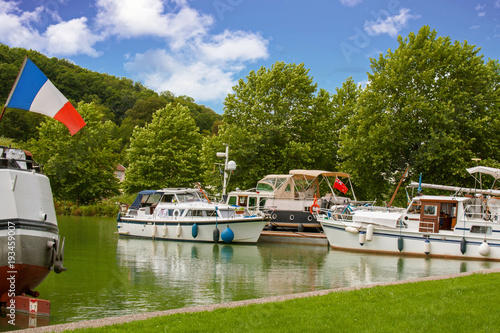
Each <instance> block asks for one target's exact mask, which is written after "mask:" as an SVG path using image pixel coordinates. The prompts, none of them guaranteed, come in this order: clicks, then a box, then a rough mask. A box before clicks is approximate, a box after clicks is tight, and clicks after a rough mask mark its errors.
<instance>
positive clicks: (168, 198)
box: [161, 194, 175, 202]
mask: <svg viewBox="0 0 500 333" xmlns="http://www.w3.org/2000/svg"><path fill="white" fill-rule="evenodd" d="M174 198H175V195H173V194H165V195H164V196H163V197H162V198H161V202H172V201H173V200H174Z"/></svg>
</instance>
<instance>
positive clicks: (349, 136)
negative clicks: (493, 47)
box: [341, 26, 500, 199]
mask: <svg viewBox="0 0 500 333" xmlns="http://www.w3.org/2000/svg"><path fill="white" fill-rule="evenodd" d="M398 42H399V47H398V48H397V49H396V50H395V51H391V50H389V51H388V52H387V54H386V55H385V56H384V55H382V54H381V55H380V57H379V58H378V59H371V68H372V70H373V74H369V75H368V78H369V84H368V85H367V87H366V88H365V90H364V91H363V92H362V93H361V95H360V97H359V99H358V103H357V106H356V112H355V113H354V115H353V116H352V117H351V118H350V121H349V124H348V126H347V127H346V128H345V129H344V130H343V131H342V134H341V138H342V147H341V155H342V158H343V160H344V164H343V165H344V169H345V170H346V172H348V171H349V172H351V173H352V174H353V176H354V178H355V179H356V181H357V182H358V183H361V184H362V188H363V189H364V194H365V195H366V196H368V197H371V198H370V199H373V197H378V198H379V199H381V198H383V199H387V198H388V196H389V194H390V193H391V192H392V190H394V183H395V181H397V180H399V177H400V174H401V173H402V172H403V171H404V170H405V169H406V166H407V165H410V175H411V174H418V173H423V174H424V180H425V181H426V182H435V183H444V184H450V185H458V186H460V185H464V184H465V181H466V179H467V175H466V172H465V168H466V167H470V166H472V165H475V164H474V162H472V161H471V158H474V157H478V158H481V159H483V160H487V159H490V162H491V160H496V161H498V160H499V158H500V150H499V149H498V148H499V140H500V127H499V126H498V125H499V121H500V120H499V117H498V115H499V103H500V101H499V98H498V86H499V83H500V75H499V65H498V62H497V61H493V60H490V61H489V62H488V63H486V64H485V62H484V60H483V57H482V56H481V55H479V54H478V52H479V49H478V48H476V47H475V46H472V45H469V44H468V43H467V42H463V43H460V42H458V41H455V42H454V43H452V42H451V40H450V38H449V37H437V33H436V31H434V30H433V31H431V30H430V28H429V27H427V26H424V27H422V28H421V29H420V31H419V32H418V34H414V33H410V34H409V36H408V37H407V38H404V39H403V38H402V37H401V36H400V37H399V38H398Z"/></svg>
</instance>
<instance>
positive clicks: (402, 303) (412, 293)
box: [76, 273, 500, 332]
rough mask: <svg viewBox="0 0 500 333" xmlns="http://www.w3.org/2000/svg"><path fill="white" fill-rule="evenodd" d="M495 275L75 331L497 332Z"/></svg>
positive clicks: (498, 283)
mask: <svg viewBox="0 0 500 333" xmlns="http://www.w3.org/2000/svg"><path fill="white" fill-rule="evenodd" d="M499 290H500V273H491V274H473V275H470V276H464V277H459V278H454V279H446V280H436V281H422V282H417V283H409V284H401V285H391V286H379V287H374V288H368V289H360V290H355V291H347V292H346V291H342V292H337V293H331V294H328V295H325V296H315V297H307V298H299V299H293V300H288V301H283V302H274V303H265V304H252V305H248V306H242V307H236V308H222V309H217V310H214V311H210V312H197V313H183V314H173V315H169V316H163V317H156V318H152V319H148V320H145V321H135V322H130V323H125V324H120V325H112V326H105V327H102V328H94V329H84V330H76V332H138V331H142V332H310V331H314V332H498V331H499V328H500V316H499V311H500V296H499V292H498V291H499Z"/></svg>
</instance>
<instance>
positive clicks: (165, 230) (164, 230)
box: [162, 223, 167, 238]
mask: <svg viewBox="0 0 500 333" xmlns="http://www.w3.org/2000/svg"><path fill="white" fill-rule="evenodd" d="M162 236H163V237H164V238H165V237H167V224H166V223H165V224H164V225H163V234H162Z"/></svg>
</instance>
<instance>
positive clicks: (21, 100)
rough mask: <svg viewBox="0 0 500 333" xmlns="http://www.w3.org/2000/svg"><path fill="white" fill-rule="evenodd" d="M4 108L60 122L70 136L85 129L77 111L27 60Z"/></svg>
mask: <svg viewBox="0 0 500 333" xmlns="http://www.w3.org/2000/svg"><path fill="white" fill-rule="evenodd" d="M5 107H6V108H7V107H9V108H16V109H22V110H28V111H31V112H37V113H41V114H44V115H46V116H49V117H51V118H54V119H56V120H59V121H60V122H61V123H63V124H64V125H66V127H67V128H68V129H69V132H70V133H71V135H73V134H75V133H76V132H78V131H79V130H80V129H81V128H82V127H83V126H85V121H84V120H83V118H82V117H81V116H80V114H79V113H78V111H76V109H75V108H74V107H73V105H71V103H70V102H69V101H68V99H67V98H66V97H64V95H63V94H62V93H61V92H60V91H59V90H58V89H57V88H56V87H55V86H54V85H53V84H52V82H50V80H49V79H48V78H47V77H46V76H45V74H43V73H42V71H41V70H40V69H38V67H36V65H35V64H34V63H33V62H32V61H31V60H29V59H28V57H26V58H25V59H24V62H23V65H22V66H21V70H20V71H19V75H18V76H17V79H16V82H15V83H14V86H13V87H12V90H11V92H10V95H9V97H8V98H7V102H6V103H5Z"/></svg>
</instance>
